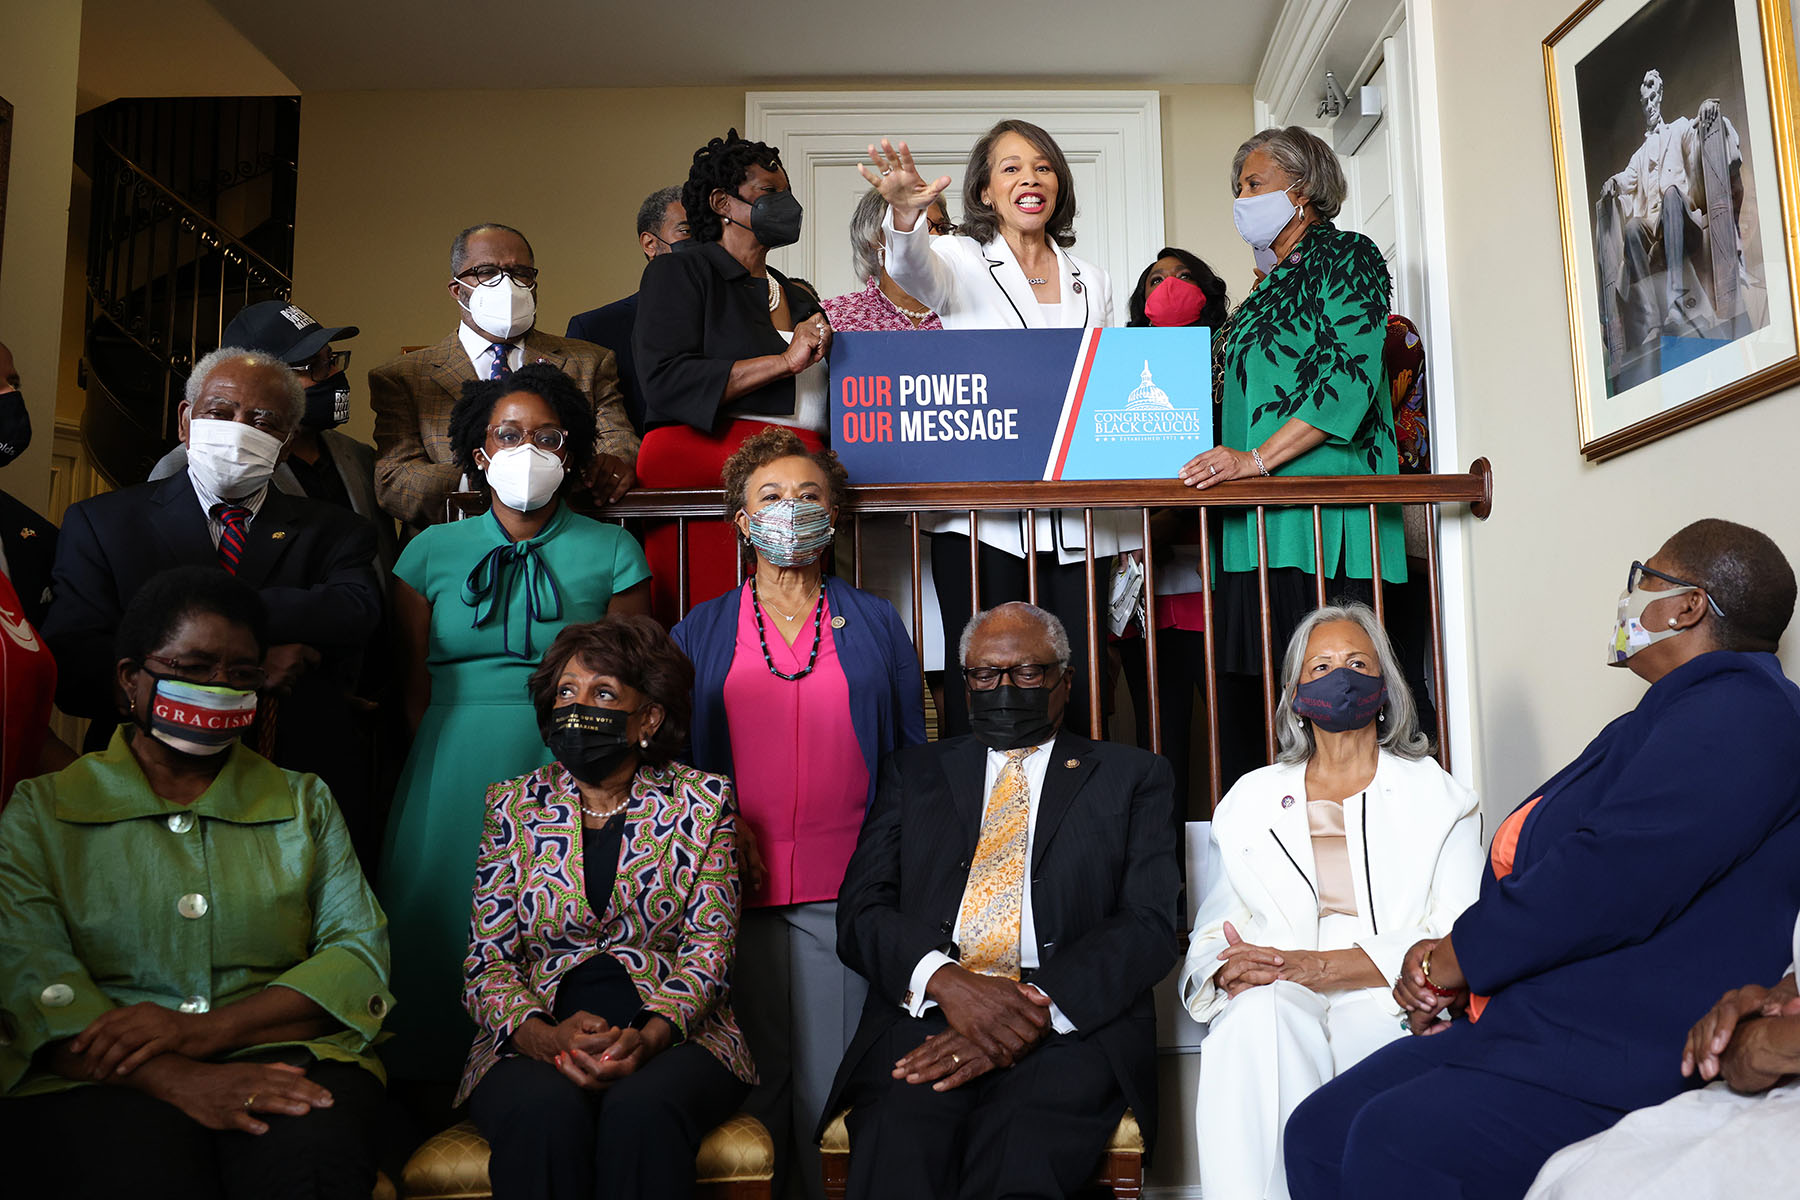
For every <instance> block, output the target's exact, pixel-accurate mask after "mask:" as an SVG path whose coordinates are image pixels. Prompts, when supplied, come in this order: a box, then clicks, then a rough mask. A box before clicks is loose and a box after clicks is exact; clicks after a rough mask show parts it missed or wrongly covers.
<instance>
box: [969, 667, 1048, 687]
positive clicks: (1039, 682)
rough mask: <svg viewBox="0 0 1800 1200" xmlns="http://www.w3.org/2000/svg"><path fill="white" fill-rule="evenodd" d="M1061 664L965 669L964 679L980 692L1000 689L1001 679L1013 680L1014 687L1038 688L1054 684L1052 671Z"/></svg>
mask: <svg viewBox="0 0 1800 1200" xmlns="http://www.w3.org/2000/svg"><path fill="white" fill-rule="evenodd" d="M1061 667H1062V664H1061V663H1053V662H1048V663H1019V664H1018V665H1016V666H1011V667H964V668H963V669H962V673H963V679H965V680H966V681H968V684H969V686H970V687H972V688H974V689H975V690H976V691H978V692H989V691H992V690H993V689H994V688H996V687H998V686H999V684H1000V680H1001V679H1003V678H1004V679H1011V680H1012V685H1013V686H1014V687H1022V688H1036V687H1043V686H1044V685H1045V684H1046V683H1051V682H1054V680H1052V679H1051V678H1050V673H1051V672H1052V671H1057V670H1060V668H1061Z"/></svg>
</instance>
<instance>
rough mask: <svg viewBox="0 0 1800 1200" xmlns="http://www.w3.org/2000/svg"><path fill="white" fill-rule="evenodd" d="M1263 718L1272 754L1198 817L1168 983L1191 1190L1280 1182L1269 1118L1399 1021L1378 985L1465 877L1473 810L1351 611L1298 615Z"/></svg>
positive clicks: (1386, 985)
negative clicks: (1191, 1062) (1273, 703)
mask: <svg viewBox="0 0 1800 1200" xmlns="http://www.w3.org/2000/svg"><path fill="white" fill-rule="evenodd" d="M1275 720H1276V728H1277V732H1278V735H1279V738H1280V743H1281V753H1280V757H1279V760H1278V761H1277V762H1276V763H1275V764H1274V765H1272V766H1268V767H1264V768H1262V769H1260V770H1257V771H1252V772H1250V773H1249V774H1247V775H1245V776H1244V777H1243V778H1241V779H1240V780H1238V782H1237V784H1236V786H1234V787H1233V788H1232V789H1231V791H1230V792H1229V793H1227V794H1226V796H1225V798H1224V799H1223V800H1222V801H1220V803H1219V807H1218V809H1217V811H1216V812H1214V814H1213V821H1212V840H1211V844H1210V846H1209V847H1208V863H1207V874H1206V878H1207V879H1208V880H1210V884H1209V886H1208V888H1207V892H1206V897H1205V899H1204V900H1202V902H1201V904H1200V910H1199V912H1198V914H1197V915H1196V917H1195V919H1194V932H1193V938H1192V940H1191V941H1190V943H1189V949H1188V955H1187V961H1186V963H1185V964H1183V966H1182V969H1181V976H1180V980H1179V990H1180V995H1181V999H1182V1003H1184V1004H1185V1005H1186V1006H1187V1009H1188V1011H1189V1012H1190V1013H1192V1014H1193V1016H1194V1019H1195V1020H1197V1021H1203V1022H1210V1028H1209V1029H1208V1030H1207V1034H1206V1039H1205V1041H1204V1042H1202V1043H1201V1047H1200V1089H1199V1096H1198V1099H1197V1101H1196V1104H1195V1121H1196V1125H1197V1128H1198V1145H1199V1151H1200V1181H1201V1187H1202V1190H1203V1191H1204V1192H1205V1193H1206V1196H1207V1200H1261V1198H1263V1197H1286V1196H1287V1194H1288V1189H1287V1179H1286V1174H1285V1172H1284V1171H1283V1168H1282V1128H1283V1126H1284V1125H1285V1124H1286V1123H1287V1118H1288V1115H1289V1114H1290V1113H1292V1112H1293V1111H1294V1109H1295V1107H1296V1106H1298V1105H1299V1103H1300V1102H1301V1101H1302V1100H1304V1099H1305V1098H1306V1097H1307V1096H1308V1095H1309V1094H1311V1093H1312V1092H1313V1091H1314V1090H1315V1089H1316V1088H1318V1087H1320V1086H1321V1085H1322V1084H1324V1083H1326V1082H1327V1081H1329V1080H1331V1079H1332V1078H1334V1077H1335V1076H1336V1075H1338V1074H1340V1073H1341V1072H1343V1071H1345V1070H1348V1069H1349V1068H1350V1067H1351V1066H1353V1065H1355V1064H1356V1063H1357V1062H1358V1061H1360V1060H1361V1059H1362V1058H1363V1057H1365V1056H1366V1055H1368V1054H1369V1053H1371V1052H1372V1051H1374V1050H1376V1049H1379V1048H1380V1047H1381V1046H1383V1045H1386V1044H1387V1043H1388V1042H1390V1041H1393V1040H1394V1039H1395V1038H1398V1037H1401V1036H1403V1035H1404V1034H1405V1031H1406V1021H1405V1019H1404V1017H1403V1016H1402V1015H1401V1012H1400V1008H1399V1006H1398V1005H1397V1004H1396V1003H1395V1002H1394V998H1393V994H1392V991H1391V990H1390V989H1391V981H1392V980H1393V979H1394V978H1395V977H1397V976H1398V975H1399V974H1400V964H1401V960H1402V959H1403V958H1404V957H1405V955H1406V952H1407V950H1408V949H1410V948H1411V946H1412V945H1413V943H1414V942H1416V941H1418V940H1419V939H1420V938H1427V937H1437V936H1440V935H1442V934H1443V933H1445V932H1446V931H1448V930H1449V928H1450V926H1451V924H1452V922H1454V921H1455V920H1456V918H1457V916H1458V915H1459V914H1460V913H1461V912H1462V910H1463V909H1464V908H1466V907H1467V906H1468V905H1469V904H1470V903H1471V902H1473V901H1474V899H1475V895H1476V892H1477V890H1478V888H1479V886H1480V872H1481V864H1482V857H1481V809H1480V805H1479V803H1478V802H1477V800H1476V797H1475V794H1474V793H1473V792H1472V791H1470V790H1469V789H1468V788H1466V787H1464V786H1463V785H1462V784H1460V783H1458V782H1456V780H1454V779H1452V778H1451V777H1450V776H1449V775H1447V774H1445V772H1444V770H1443V768H1442V767H1440V766H1438V764H1437V763H1436V762H1435V761H1433V760H1432V759H1431V758H1429V757H1427V752H1428V750H1429V744H1428V743H1427V741H1426V738H1425V736H1424V735H1423V734H1422V733H1420V732H1419V730H1418V725H1417V720H1416V716H1415V709H1414V706H1413V700H1412V695H1411V693H1410V692H1409V691H1408V690H1407V687H1406V682H1405V677H1404V676H1403V675H1402V674H1401V671H1400V665H1399V662H1398V660H1397V659H1396V658H1395V656H1394V652H1393V648H1392V647H1391V646H1390V645H1389V644H1388V640H1387V635H1386V634H1385V633H1383V632H1382V629H1381V626H1380V625H1379V624H1378V623H1377V622H1376V620H1375V614H1374V613H1373V612H1371V611H1370V610H1369V609H1368V608H1367V607H1366V606H1364V605H1361V604H1348V605H1344V606H1341V607H1331V608H1321V609H1318V610H1316V611H1315V612H1313V613H1311V614H1310V615H1309V616H1307V617H1306V618H1305V619H1304V620H1303V621H1302V622H1301V623H1300V625H1299V627H1298V628H1297V629H1296V630H1295V631H1294V636H1293V638H1292V640H1291V641H1290V642H1289V643H1288V648H1287V653H1286V656H1285V658H1284V659H1283V664H1282V684H1281V702H1280V704H1279V706H1278V707H1277V709H1276V712H1275ZM1427 1115H1428V1114H1421V1116H1422V1117H1425V1116H1427Z"/></svg>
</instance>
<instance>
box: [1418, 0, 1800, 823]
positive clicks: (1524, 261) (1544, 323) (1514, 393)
mask: <svg viewBox="0 0 1800 1200" xmlns="http://www.w3.org/2000/svg"><path fill="white" fill-rule="evenodd" d="M1570 7H1571V6H1570V0H1511V2H1510V3H1507V4H1473V3H1465V2H1464V0H1437V2H1436V3H1434V5H1433V10H1434V16H1435V21H1436V26H1437V27H1436V38H1435V52H1436V59H1437V70H1438V81H1439V105H1438V112H1439V117H1440V120H1441V122H1442V127H1443V143H1444V145H1443V153H1444V170H1443V180H1444V189H1445V202H1446V210H1447V232H1448V243H1449V261H1448V262H1447V263H1445V264H1442V265H1443V267H1444V268H1445V269H1446V271H1447V273H1448V278H1449V286H1450V308H1451V316H1452V320H1453V324H1454V330H1455V339H1456V342H1455V353H1456V363H1455V372H1456V375H1455V387H1456V396H1457V421H1458V424H1459V427H1460V428H1459V436H1460V441H1461V448H1462V451H1463V457H1464V458H1465V459H1468V458H1473V457H1474V456H1476V455H1486V456H1487V457H1488V458H1490V459H1491V460H1492V461H1493V464H1494V476H1495V485H1494V486H1495V503H1494V513H1493V516H1492V518H1491V519H1489V520H1488V521H1487V522H1485V523H1477V522H1473V521H1471V522H1469V539H1470V547H1471V549H1470V556H1471V569H1472V574H1471V605H1472V610H1473V611H1472V617H1473V623H1474V625H1473V628H1474V647H1475V649H1474V664H1473V667H1474V677H1475V680H1476V686H1475V697H1474V699H1475V704H1476V714H1475V719H1476V727H1475V728H1476V739H1477V742H1478V743H1479V751H1480V756H1479V763H1480V766H1479V774H1480V778H1479V785H1480V788H1481V791H1482V795H1483V798H1484V800H1485V802H1486V804H1487V806H1488V812H1489V815H1490V818H1491V817H1493V816H1496V815H1499V814H1503V813H1505V812H1506V811H1508V810H1510V809H1511V808H1512V807H1514V806H1515V805H1517V804H1518V803H1520V802H1521V801H1524V800H1526V799H1529V798H1530V796H1531V794H1532V793H1531V791H1530V789H1531V788H1533V787H1535V786H1536V785H1537V784H1539V783H1541V782H1542V781H1543V780H1544V779H1546V778H1548V777H1549V775H1550V774H1551V773H1553V772H1554V771H1556V770H1557V769H1559V768H1560V767H1561V766H1562V765H1563V764H1564V763H1566V762H1567V761H1568V760H1569V759H1571V758H1572V757H1574V756H1575V754H1577V753H1578V752H1579V751H1580V750H1581V748H1582V747H1583V746H1584V745H1585V744H1586V743H1587V742H1588V741H1589V740H1590V739H1591V738H1592V737H1593V735H1594V734H1595V733H1597V732H1598V731H1599V729H1600V728H1601V726H1603V725H1604V724H1605V723H1606V722H1607V721H1608V720H1610V719H1612V718H1613V717H1614V716H1617V715H1618V714H1619V713H1621V712H1623V711H1625V710H1626V709H1627V708H1629V707H1630V706H1632V705H1633V704H1634V703H1636V701H1637V698H1638V697H1639V696H1641V695H1642V693H1643V684H1642V683H1641V682H1639V681H1638V680H1637V678H1636V677H1635V676H1633V675H1631V674H1630V673H1629V672H1627V671H1622V670H1611V669H1608V668H1606V667H1604V666H1602V665H1601V662H1602V659H1601V648H1602V643H1603V642H1604V641H1605V639H1606V637H1607V634H1608V632H1609V630H1610V628H1611V624H1612V620H1613V616H1614V611H1615V602H1616V600H1617V597H1618V593H1619V589H1620V588H1621V587H1623V586H1624V580H1625V572H1626V569H1627V567H1629V565H1630V563H1631V560H1632V559H1634V558H1648V557H1649V556H1650V555H1651V554H1652V553H1654V552H1655V550H1656V549H1657V547H1658V546H1659V545H1661V543H1662V542H1663V541H1664V540H1665V539H1666V538H1667V537H1668V536H1669V534H1671V533H1673V532H1674V531H1675V530H1676V529H1678V528H1680V527H1681V526H1683V525H1685V524H1687V523H1688V522H1690V521H1693V520H1697V519H1699V518H1701V517H1711V516H1716V517H1725V518H1728V519H1730V520H1734V521H1741V522H1744V523H1745V524H1749V525H1753V526H1755V527H1757V528H1759V529H1761V530H1763V531H1764V532H1765V533H1767V534H1769V535H1770V536H1771V537H1773V538H1774V539H1775V540H1776V541H1777V542H1778V543H1779V544H1780V545H1781V546H1782V548H1783V550H1785V551H1786V552H1787V554H1788V555H1789V557H1790V558H1796V557H1800V505H1796V503H1795V489H1794V484H1793V477H1794V467H1793V448H1794V446H1795V445H1796V444H1797V443H1800V396H1797V395H1796V393H1795V392H1793V391H1789V392H1784V393H1782V394H1779V395H1776V396H1771V397H1768V398H1766V399H1763V400H1760V401H1758V402H1756V403H1755V404H1752V405H1750V406H1748V407H1745V408H1741V409H1738V410H1737V411H1735V412H1731V413H1728V414H1726V415H1725V416H1722V417H1718V418H1716V419H1714V420H1712V421H1709V422H1707V423H1706V424H1704V425H1701V426H1699V427H1697V428H1694V429H1690V430H1687V431H1685V432H1682V433H1678V434H1675V435H1674V436H1672V437H1668V438H1665V439H1663V440H1662V441H1659V442H1656V443H1653V444H1652V445H1650V446H1647V447H1644V448H1642V449H1639V450H1634V451H1632V452H1631V453H1629V454H1626V455H1623V456H1622V457H1620V458H1617V459H1614V460H1612V461H1610V462H1606V463H1601V464H1598V465H1592V464H1589V463H1587V462H1586V461H1585V460H1584V459H1583V458H1582V457H1581V454H1580V451H1579V449H1578V448H1577V446H1578V443H1577V440H1576V430H1575V398H1574V388H1573V381H1572V375H1571V368H1570V358H1569V326H1568V306H1567V302H1566V300H1565V298H1564V288H1563V275H1562V270H1563V267H1562V248H1561V240H1560V232H1559V230H1560V226H1559V223H1558V218H1557V206H1556V188H1555V179H1554V175H1553V173H1552V168H1551V157H1550V132H1549V117H1548V106H1547V101H1546V96H1545V91H1544V67H1543V51H1542V41H1543V39H1544V37H1545V35H1547V34H1548V33H1549V32H1550V31H1551V30H1552V29H1554V28H1555V27H1556V26H1557V25H1558V24H1559V23H1560V22H1561V21H1562V20H1563V19H1564V18H1566V17H1567V16H1568V15H1569V10H1570ZM1795 644H1796V643H1795V641H1794V638H1793V637H1792V636H1790V637H1789V638H1788V640H1787V646H1788V647H1790V648H1791V647H1792V646H1793V645H1795ZM1792 673H1793V672H1792V670H1791V668H1790V674H1792ZM1492 827H1493V822H1492V820H1491V819H1490V822H1489V828H1492Z"/></svg>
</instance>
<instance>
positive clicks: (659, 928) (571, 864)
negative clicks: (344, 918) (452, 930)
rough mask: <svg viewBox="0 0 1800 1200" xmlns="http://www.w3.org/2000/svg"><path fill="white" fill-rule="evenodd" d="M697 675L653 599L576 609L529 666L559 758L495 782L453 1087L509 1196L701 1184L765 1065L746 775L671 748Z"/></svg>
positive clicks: (653, 1190)
mask: <svg viewBox="0 0 1800 1200" xmlns="http://www.w3.org/2000/svg"><path fill="white" fill-rule="evenodd" d="M693 683H694V671H693V667H692V665H691V664H689V662H688V660H687V658H686V657H685V656H684V655H683V654H682V653H681V651H680V650H679V649H677V648H676V647H675V645H674V643H673V642H671V641H670V640H669V637H668V635H667V634H666V633H664V632H663V630H662V627H661V626H660V625H658V624H657V623H656V622H655V621H653V620H651V619H650V618H648V617H609V618H607V619H606V620H604V621H596V622H593V623H591V624H584V625H573V626H570V627H569V628H567V629H565V630H563V632H562V633H561V634H560V635H558V637H557V639H556V641H555V642H554V643H552V644H551V646H550V649H549V650H548V651H547V652H545V654H544V660H543V665H542V666H540V667H539V668H538V669H537V671H536V672H535V673H534V674H533V675H532V677H531V682H530V689H531V696H532V701H533V703H534V704H535V705H536V707H537V713H538V724H539V727H540V729H541V730H542V732H543V735H544V740H545V743H546V744H547V745H548V746H549V748H550V751H551V753H552V754H554V755H555V756H556V760H557V761H555V762H553V763H552V764H550V765H549V766H547V767H542V768H540V769H538V770H536V771H533V772H532V773H531V774H529V775H524V776H521V777H519V778H517V779H514V780H510V781H508V782H506V783H499V784H495V785H494V786H493V787H492V788H490V789H489V791H488V798H487V822H486V828H485V830H484V832H483V835H482V842H481V849H480V853H479V855H478V858H477V862H476V872H475V897H474V911H473V917H472V928H471V931H470V947H469V956H468V959H467V960H466V962H465V963H464V964H463V969H464V976H465V979H466V981H467V982H466V986H465V988H464V991H463V1002H464V1004H465V1005H467V1007H468V1010H469V1015H470V1016H471V1017H473V1018H474V1020H475V1023H476V1025H477V1026H478V1027H479V1032H478V1033H477V1035H476V1038H475V1045H474V1047H473V1048H472V1049H471V1050H470V1052H469V1062H468V1066H467V1068H466V1069H465V1070H464V1072H463V1081H462V1087H461V1089H460V1090H459V1092H458V1095H457V1102H458V1103H461V1102H462V1101H463V1100H464V1099H468V1100H469V1106H470V1114H471V1115H472V1116H473V1117H474V1119H475V1123H476V1124H477V1125H478V1126H479V1127H480V1129H481V1132H482V1134H483V1136H485V1137H486V1138H487V1140H488V1142H489V1144H490V1145H491V1146H492V1147H493V1158H492V1161H491V1164H490V1167H489V1171H490V1175H491V1178H492V1180H493V1185H494V1195H495V1196H496V1197H498V1198H499V1200H507V1197H514V1196H517V1197H526V1196H530V1197H549V1198H552V1200H563V1198H570V1200H574V1198H579V1200H590V1198H592V1197H605V1196H621V1197H623V1196H685V1195H688V1194H690V1193H691V1192H692V1191H693V1187H694V1155H695V1153H696V1151H697V1150H698V1148H699V1145H700V1141H701V1139H702V1138H703V1137H705V1135H706V1133H707V1131H708V1130H710V1129H711V1128H712V1127H713V1126H714V1125H717V1124H718V1123H719V1122H720V1121H722V1120H724V1119H725V1118H726V1117H728V1116H730V1115H731V1113H732V1112H734V1111H735V1110H736V1108H737V1106H738V1104H739V1103H740V1102H741V1101H742V1100H743V1098H744V1096H745V1095H746V1094H747V1093H748V1092H749V1088H750V1084H751V1082H753V1081H754V1079H755V1069H754V1068H753V1067H752V1066H751V1063H750V1054H749V1051H748V1050H747V1049H746V1047H745V1044H744V1040H743V1038H742V1036H741V1035H740V1034H739V1033H738V1027H737V1020H736V1018H735V1017H734V1016H733V1015H732V1012H731V1005H730V998H729V989H728V980H729V978H730V975H731V960H732V953H733V949H734V945H735V942H736V939H737V928H738V907H739V888H738V874H737V865H736V863H737V857H736V856H737V817H736V804H735V803H734V801H733V799H732V794H731V782H730V780H728V779H726V778H725V777H724V776H722V775H713V774H709V773H707V772H705V771H701V770H697V769H695V768H693V767H687V766H683V765H681V764H679V763H677V762H675V761H673V755H674V752H675V750H676V749H677V748H678V747H680V746H681V745H682V744H683V741H684V740H685V738H686V736H687V726H688V719H689V699H688V698H689V695H690V694H691V692H692V690H693Z"/></svg>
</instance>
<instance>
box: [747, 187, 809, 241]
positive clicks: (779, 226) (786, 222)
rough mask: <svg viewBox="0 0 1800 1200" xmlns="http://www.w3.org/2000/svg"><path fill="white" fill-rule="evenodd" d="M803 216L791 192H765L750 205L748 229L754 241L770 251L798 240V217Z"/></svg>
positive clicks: (803, 212)
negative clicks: (753, 236) (754, 238)
mask: <svg viewBox="0 0 1800 1200" xmlns="http://www.w3.org/2000/svg"><path fill="white" fill-rule="evenodd" d="M738 199H739V200H742V199H743V197H742V196H739V197H738ZM804 214H805V210H804V209H802V208H801V207H800V201H798V200H796V199H794V193H792V192H764V193H763V194H762V195H760V196H758V197H757V198H756V203H754V204H752V205H751V206H750V224H749V226H748V228H749V230H750V232H751V233H752V234H753V235H755V237H756V240H757V241H759V242H761V243H762V244H763V245H765V246H767V247H768V248H769V249H771V250H778V249H780V248H781V247H783V246H791V245H793V244H794V243H795V242H797V241H799V240H800V218H801V217H802V216H803V215H804ZM739 223H740V224H741V222H739Z"/></svg>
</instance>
